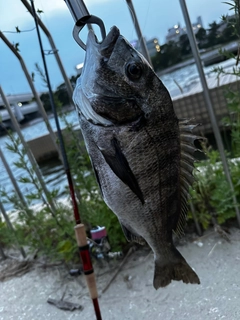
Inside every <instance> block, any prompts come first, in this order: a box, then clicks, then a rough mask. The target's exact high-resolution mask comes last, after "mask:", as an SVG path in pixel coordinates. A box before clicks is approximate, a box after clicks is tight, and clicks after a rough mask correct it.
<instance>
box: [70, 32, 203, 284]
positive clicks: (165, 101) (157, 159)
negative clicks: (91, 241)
mask: <svg viewBox="0 0 240 320" xmlns="http://www.w3.org/2000/svg"><path fill="white" fill-rule="evenodd" d="M74 102H75V104H76V108H77V111H78V113H79V119H80V125H81V130H82V134H83V137H84V140H85V143H86V147H87V150H88V153H89V155H90V158H91V161H92V166H93V168H94V171H95V174H96V178H97V181H98V184H99V186H100V190H101V193H102V196H103V199H104V201H105V202H106V204H107V205H108V206H109V208H110V209H111V210H112V211H113V212H114V213H115V214H116V215H117V217H118V219H119V222H120V224H121V225H122V229H123V232H124V234H125V236H126V238H127V239H128V240H129V241H135V242H137V243H140V244H143V243H145V241H146V242H147V243H148V244H149V246H150V247H151V248H152V250H153V252H154V259H155V273H154V281H153V285H154V287H155V288H156V289H158V288H159V287H165V286H167V285H168V284H169V283H170V282H171V280H182V281H183V282H185V283H200V282H199V278H198V276H197V275H196V273H195V272H194V271H193V270H192V268H191V267H190V266H189V265H188V264H187V262H186V261H185V259H184V258H183V257H182V255H181V254H180V253H179V251H178V250H177V249H176V248H175V246H174V244H173V240H172V233H173V231H174V232H176V233H179V232H180V230H181V227H182V224H183V222H184V220H185V214H186V211H187V198H188V189H189V186H190V185H191V184H192V182H193V176H192V171H193V161H194V158H193V153H194V151H195V147H194V140H195V139H196V136H194V135H193V134H192V129H193V128H194V127H195V125H191V124H189V122H188V121H179V120H178V119H177V117H176V115H175V113H174V110H173V105H172V100H171V98H170V96H169V93H168V91H167V89H166V88H165V87H164V85H163V84H162V82H161V81H160V80H159V78H158V76H157V75H156V74H155V73H154V71H153V70H152V68H151V66H150V65H149V64H148V62H147V61H146V60H145V58H144V57H143V56H142V55H141V54H140V53H139V52H137V51H136V50H135V49H134V48H133V47H132V46H131V45H130V44H129V42H128V41H127V40H126V39H125V38H124V37H123V36H121V35H120V33H119V30H118V29H117V28H116V27H113V28H112V29H111V31H110V32H109V34H108V35H107V37H106V38H105V39H104V40H103V42H102V43H98V42H97V40H96V38H95V35H94V33H93V32H91V31H90V32H89V35H88V40H87V51H86V58H85V63H84V67H83V71H82V75H81V77H80V78H79V79H78V81H77V85H76V88H75V91H74Z"/></svg>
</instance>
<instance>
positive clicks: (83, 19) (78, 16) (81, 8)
mask: <svg viewBox="0 0 240 320" xmlns="http://www.w3.org/2000/svg"><path fill="white" fill-rule="evenodd" d="M30 1H31V7H32V13H33V17H34V21H35V25H36V30H37V36H38V41H39V46H40V51H41V56H42V61H43V65H44V71H45V75H46V80H47V85H48V90H49V97H50V103H51V107H52V112H53V114H54V119H55V122H56V127H57V134H58V139H59V145H60V152H61V155H62V160H63V166H64V170H65V173H66V176H67V180H68V186H69V191H70V195H71V199H72V205H73V211H74V218H75V222H76V226H75V227H74V229H75V235H76V239H77V244H78V248H79V253H80V257H81V260H82V265H83V273H84V274H85V278H86V282H87V286H88V289H89V293H90V296H91V299H92V302H93V307H94V311H95V315H96V319H97V320H102V316H101V311H100V307H99V303H98V292H97V286H96V280H95V275H94V270H93V266H92V262H91V257H90V252H89V245H88V242H87V236H86V231H85V226H84V224H83V223H81V217H80V212H79V210H78V205H77V201H76V196H75V191H74V185H73V179H72V175H71V171H70V167H69V162H68V159H67V155H66V149H65V145H64V140H63V135H62V132H61V128H60V124H59V120H58V115H57V110H56V106H55V103H54V98H53V92H52V88H51V84H50V79H49V74H48V69H47V64H46V59H45V55H44V50H43V45H42V40H41V35H40V32H39V26H38V17H37V14H36V10H35V6H34V0H30ZM65 1H66V0H65ZM66 3H67V4H68V6H69V9H70V11H71V13H72V14H73V17H74V19H75V21H76V25H75V27H74V39H75V40H76V41H77V40H78V41H77V42H78V44H79V45H80V46H81V47H82V48H84V49H85V50H86V46H85V44H84V43H83V42H82V41H81V39H80V38H79V37H78V34H79V32H80V31H81V30H82V28H83V27H84V26H85V25H86V24H87V23H95V24H97V25H99V26H100V29H101V33H102V37H103V38H104V37H105V36H106V33H105V34H104V32H105V28H104V25H103V22H102V20H101V19H99V18H97V17H95V16H91V15H89V13H88V11H87V8H86V6H85V5H84V3H83V2H82V1H77V0H76V1H66Z"/></svg>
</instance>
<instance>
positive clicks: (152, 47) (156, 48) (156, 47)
mask: <svg viewBox="0 0 240 320" xmlns="http://www.w3.org/2000/svg"><path fill="white" fill-rule="evenodd" d="M144 40H145V39H144ZM145 43H146V47H147V50H148V53H149V56H150V58H151V57H154V56H155V54H156V53H157V52H160V50H161V49H160V44H159V42H158V39H157V38H153V39H150V40H147V41H146V40H145ZM131 45H132V46H133V47H134V48H135V49H136V50H138V51H139V52H141V47H140V44H139V41H138V40H133V41H131Z"/></svg>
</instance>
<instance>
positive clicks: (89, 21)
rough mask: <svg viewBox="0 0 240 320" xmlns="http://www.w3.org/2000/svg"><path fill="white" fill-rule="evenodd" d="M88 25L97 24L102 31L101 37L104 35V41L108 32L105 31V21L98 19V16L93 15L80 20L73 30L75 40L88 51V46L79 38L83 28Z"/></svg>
mask: <svg viewBox="0 0 240 320" xmlns="http://www.w3.org/2000/svg"><path fill="white" fill-rule="evenodd" d="M86 24H96V25H98V26H99V28H100V31H101V35H102V39H105V38H106V30H105V26H104V23H103V21H102V20H101V19H100V18H98V17H96V16H93V15H89V16H85V17H83V18H81V19H79V20H78V21H77V22H76V24H75V26H74V28H73V38H74V39H75V41H76V42H77V43H78V44H79V46H80V47H81V48H82V49H83V50H85V51H86V45H85V43H84V42H83V41H82V40H81V39H80V37H79V33H80V31H81V30H82V29H83V27H84V26H85V25H86Z"/></svg>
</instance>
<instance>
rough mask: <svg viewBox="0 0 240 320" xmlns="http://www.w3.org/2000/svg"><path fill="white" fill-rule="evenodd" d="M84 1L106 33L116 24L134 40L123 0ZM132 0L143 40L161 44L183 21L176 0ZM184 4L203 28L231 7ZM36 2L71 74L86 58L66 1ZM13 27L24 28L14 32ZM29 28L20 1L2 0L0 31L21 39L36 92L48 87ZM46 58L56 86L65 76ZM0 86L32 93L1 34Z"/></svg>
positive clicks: (201, 1) (201, 0) (206, 1)
mask: <svg viewBox="0 0 240 320" xmlns="http://www.w3.org/2000/svg"><path fill="white" fill-rule="evenodd" d="M84 2H85V5H86V6H87V8H88V11H89V12H90V14H93V15H96V16H98V17H100V18H101V19H102V20H103V22H104V24H105V27H106V31H107V32H108V31H109V30H110V28H111V27H112V26H113V25H116V26H117V27H118V28H119V29H120V32H121V34H122V35H123V36H124V37H125V38H127V39H128V40H129V41H132V40H134V39H137V36H136V33H135V29H134V26H133V22H132V20H131V16H130V13H129V9H128V6H127V3H126V1H125V0H85V1H84ZM132 2H133V5H134V7H135V11H136V14H137V17H138V20H139V24H140V27H141V30H142V33H143V36H144V37H145V38H146V39H147V40H148V39H151V38H154V37H156V38H158V40H159V43H160V44H163V43H164V42H165V36H166V34H167V30H168V29H169V28H171V27H173V26H174V25H175V24H177V23H180V24H181V26H185V23H184V19H183V15H182V12H181V8H180V4H179V0H132ZM186 3H187V6H188V10H189V15H190V18H191V21H192V22H193V23H194V22H195V21H196V18H197V17H198V16H201V17H202V21H203V26H204V27H205V28H207V27H208V24H209V23H211V22H213V21H217V22H219V21H220V18H221V16H222V15H223V14H227V13H229V6H227V5H226V4H224V3H223V0H186ZM34 4H35V8H36V9H40V10H42V11H43V13H42V14H41V19H42V21H43V23H44V24H45V26H46V27H47V28H48V30H49V31H50V33H51V35H52V37H53V39H54V42H55V45H56V47H57V49H58V52H59V55H60V58H61V60H62V63H63V66H64V68H65V70H66V73H67V75H68V76H69V77H71V76H72V75H76V74H77V72H76V68H75V67H76V65H77V64H79V63H81V62H83V61H84V56H85V51H84V50H83V49H82V48H80V47H79V45H78V44H77V43H76V42H75V40H74V39H73V37H72V30H73V26H74V20H73V18H72V16H71V14H70V12H69V10H68V7H67V6H66V3H65V2H64V0H35V1H34ZM230 13H231V12H230ZM15 27H18V28H19V29H20V30H21V31H26V32H21V33H12V32H14V31H15ZM33 28H34V20H33V18H32V16H31V15H30V14H29V13H28V12H27V9H26V8H25V6H24V5H23V4H22V2H21V0H7V1H5V0H0V30H1V31H2V32H3V33H4V35H5V36H6V37H7V38H8V40H9V41H10V42H11V43H19V49H20V54H21V56H22V58H23V59H24V61H25V64H26V66H27V69H28V71H29V73H30V74H31V73H32V72H34V73H35V82H34V84H35V87H36V89H37V91H39V92H42V91H46V87H44V84H43V81H42V79H41V77H40V75H39V73H38V72H37V71H36V66H35V64H36V63H37V64H38V65H39V66H40V67H41V68H43V64H42V60H41V55H40V48H39V43H38V40H37V34H36V29H33ZM32 29H33V30H32ZM84 29H86V28H84ZM27 30H32V31H27ZM9 31H10V32H9ZM41 35H42V41H43V46H44V49H45V50H48V49H50V48H51V47H50V44H49V43H48V40H47V39H46V37H45V35H44V34H43V33H41ZM86 36H87V29H86V30H83V31H82V32H81V37H82V39H83V40H84V39H86ZM46 59H47V66H48V70H49V76H50V80H51V85H52V87H53V89H56V87H57V86H58V85H59V84H61V83H62V82H63V78H62V75H61V73H60V72H59V69H58V66H57V64H56V60H55V58H54V56H53V55H47V56H46ZM0 85H1V86H2V89H3V91H4V92H5V94H18V93H28V92H31V90H30V87H29V85H28V82H27V80H26V79H25V77H24V73H23V71H22V69H21V66H20V63H19V61H18V60H17V58H16V57H15V56H14V54H13V53H12V52H11V51H10V50H9V49H8V47H7V46H6V45H5V44H4V42H3V41H2V39H0Z"/></svg>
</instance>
